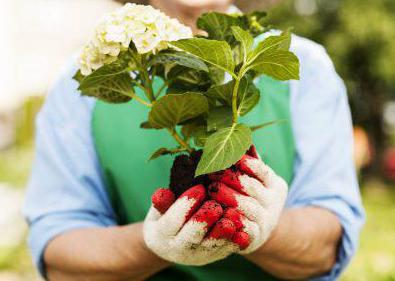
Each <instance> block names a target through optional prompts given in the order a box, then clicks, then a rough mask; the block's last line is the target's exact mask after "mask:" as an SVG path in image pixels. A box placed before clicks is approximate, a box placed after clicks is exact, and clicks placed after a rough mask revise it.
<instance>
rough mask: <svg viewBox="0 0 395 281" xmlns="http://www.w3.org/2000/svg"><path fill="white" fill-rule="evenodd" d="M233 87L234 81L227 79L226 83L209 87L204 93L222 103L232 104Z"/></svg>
mask: <svg viewBox="0 0 395 281" xmlns="http://www.w3.org/2000/svg"><path fill="white" fill-rule="evenodd" d="M233 88H234V81H233V80H232V81H229V82H228V83H226V84H223V85H218V86H214V87H211V88H210V89H208V91H207V92H206V93H205V95H206V96H207V97H209V98H213V99H216V100H218V101H219V102H220V103H222V104H223V105H227V106H232V92H233Z"/></svg>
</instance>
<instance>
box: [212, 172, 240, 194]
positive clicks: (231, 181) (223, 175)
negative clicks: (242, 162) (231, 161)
mask: <svg viewBox="0 0 395 281" xmlns="http://www.w3.org/2000/svg"><path fill="white" fill-rule="evenodd" d="M240 175H241V173H240V171H236V172H234V171H232V170H231V169H226V170H225V171H222V172H219V173H215V174H212V175H210V179H211V180H212V181H220V182H222V183H224V184H226V185H227V186H229V187H231V188H233V189H235V190H237V191H238V192H240V193H242V194H244V195H247V194H246V193H245V192H244V188H243V186H242V185H241V183H240V180H239V176H240Z"/></svg>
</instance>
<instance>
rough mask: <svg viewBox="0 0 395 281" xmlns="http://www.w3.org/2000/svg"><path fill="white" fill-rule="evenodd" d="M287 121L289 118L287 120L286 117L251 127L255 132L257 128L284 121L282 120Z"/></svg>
mask: <svg viewBox="0 0 395 281" xmlns="http://www.w3.org/2000/svg"><path fill="white" fill-rule="evenodd" d="M285 121H287V120H285V119H280V120H273V121H269V122H266V123H262V124H259V125H256V126H251V127H250V129H251V131H252V132H255V131H257V130H260V129H264V128H266V127H269V126H271V125H274V124H278V123H282V122H285Z"/></svg>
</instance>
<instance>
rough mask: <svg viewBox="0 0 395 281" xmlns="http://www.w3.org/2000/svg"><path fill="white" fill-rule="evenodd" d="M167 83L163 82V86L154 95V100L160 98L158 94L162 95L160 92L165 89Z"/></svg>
mask: <svg viewBox="0 0 395 281" xmlns="http://www.w3.org/2000/svg"><path fill="white" fill-rule="evenodd" d="M166 86H167V83H166V82H163V85H162V86H161V87H160V88H159V90H158V91H157V92H156V94H155V98H158V97H159V96H160V94H161V93H162V91H163V90H164V89H165V88H166Z"/></svg>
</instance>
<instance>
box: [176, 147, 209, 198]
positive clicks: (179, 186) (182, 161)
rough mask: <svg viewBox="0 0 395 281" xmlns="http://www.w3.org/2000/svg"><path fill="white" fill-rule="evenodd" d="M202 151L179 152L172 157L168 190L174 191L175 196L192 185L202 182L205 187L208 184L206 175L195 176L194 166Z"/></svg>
mask: <svg viewBox="0 0 395 281" xmlns="http://www.w3.org/2000/svg"><path fill="white" fill-rule="evenodd" d="M202 153H203V151H202V150H197V151H194V152H192V153H191V155H190V156H189V155H186V154H181V155H178V156H177V157H176V158H175V159H174V162H173V166H172V167H171V174H170V190H171V191H173V192H174V194H175V195H176V198H177V197H179V196H180V195H181V194H182V193H183V192H184V191H186V190H187V189H189V188H190V187H192V186H195V185H197V184H203V185H204V186H205V187H206V188H207V187H208V185H209V184H210V180H209V178H208V176H206V175H203V176H199V177H197V178H195V171H196V167H197V164H198V163H199V160H200V157H201V156H202Z"/></svg>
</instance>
